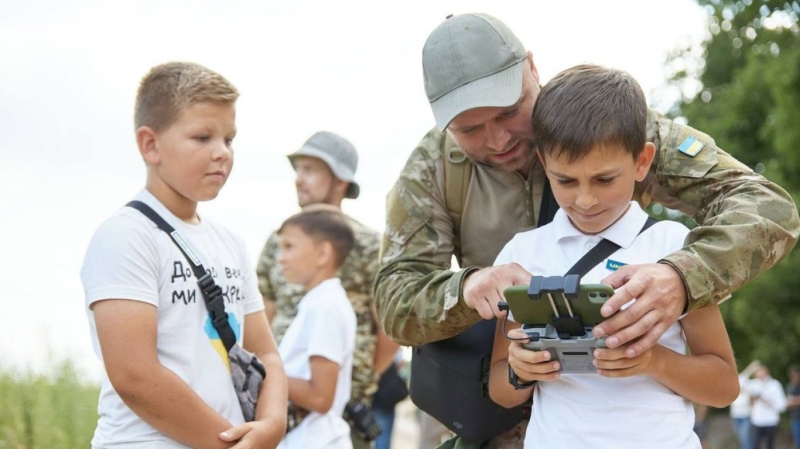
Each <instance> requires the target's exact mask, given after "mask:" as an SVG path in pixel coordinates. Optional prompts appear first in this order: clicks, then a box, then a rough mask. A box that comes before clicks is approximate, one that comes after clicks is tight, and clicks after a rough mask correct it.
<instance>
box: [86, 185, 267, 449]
mask: <svg viewBox="0 0 800 449" xmlns="http://www.w3.org/2000/svg"><path fill="white" fill-rule="evenodd" d="M136 199H137V200H139V201H142V202H144V203H145V204H147V205H149V206H150V207H151V208H153V210H155V211H156V212H157V213H158V214H159V215H161V217H162V218H164V220H166V221H167V222H168V223H169V224H170V225H172V226H173V227H174V228H175V229H176V230H177V231H178V232H179V233H180V234H181V236H182V237H183V238H184V239H185V240H186V241H187V242H188V243H189V245H190V247H192V248H193V249H194V251H195V253H196V254H197V255H198V256H199V258H200V260H201V262H202V264H203V266H204V267H205V269H206V270H209V271H211V273H212V275H213V276H214V281H215V282H216V283H217V285H219V286H220V288H222V292H223V296H224V300H225V310H226V311H227V312H228V320H229V323H230V325H231V328H232V329H233V331H234V333H235V334H236V338H237V340H238V341H239V343H240V344H241V342H242V335H243V334H244V317H245V315H247V314H250V313H256V312H259V313H261V311H262V310H263V308H264V304H263V302H262V300H261V296H260V294H259V291H258V284H257V281H256V277H255V272H254V271H253V270H252V269H251V266H250V262H249V260H248V258H247V252H246V251H245V246H244V242H243V241H242V240H241V239H240V238H238V236H236V235H234V234H233V233H231V232H230V231H229V230H228V229H226V228H224V227H222V226H220V225H218V224H215V223H213V222H211V221H209V220H207V219H206V218H204V217H203V218H202V220H201V222H200V223H199V224H197V225H190V224H187V223H185V222H183V221H181V220H180V219H178V218H177V217H175V216H174V215H173V214H171V213H170V212H169V211H168V210H167V209H166V208H165V207H164V206H163V205H162V204H161V203H160V202H159V201H158V200H157V199H156V198H155V197H154V196H153V195H152V194H150V193H149V192H147V191H146V190H143V191H141V192H139V194H137V195H136ZM81 280H82V281H83V286H84V290H85V293H86V305H87V315H88V318H89V327H90V331H91V337H92V344H93V346H94V350H95V353H96V354H97V356H98V357H100V359H101V361H102V353H101V352H100V345H99V342H98V340H97V328H96V325H95V321H94V313H93V312H92V311H91V309H90V307H91V306H92V304H94V303H95V302H97V301H100V300H104V299H129V300H135V301H141V302H145V303H148V304H152V305H153V306H155V307H157V308H158V325H157V326H158V339H157V350H158V359H159V361H160V362H161V364H162V365H164V367H166V368H168V369H169V370H171V371H173V372H174V373H175V374H176V375H178V377H180V378H181V379H183V381H184V382H186V383H187V384H188V385H189V386H190V387H191V388H192V390H194V392H195V393H197V395H198V396H200V397H201V398H202V399H203V400H204V401H205V402H206V403H207V404H208V405H209V406H211V408H213V409H214V410H216V411H217V412H219V413H220V414H221V415H222V416H224V417H225V418H226V419H227V420H229V421H230V422H231V424H233V425H238V424H241V423H242V422H244V419H243V417H242V411H241V408H240V406H239V401H238V400H237V398H236V394H235V392H234V389H233V383H232V381H231V376H230V371H229V368H228V365H227V364H228V358H227V352H226V351H225V346H224V345H223V344H222V341H221V340H220V339H219V334H218V333H217V331H216V329H214V327H213V325H212V324H211V321H210V319H209V314H208V311H207V309H206V305H205V302H204V300H203V296H202V294H201V293H200V290H199V288H198V287H197V278H195V276H194V274H193V273H192V271H191V267H190V265H189V264H188V262H187V260H186V258H185V257H184V256H183V254H182V253H181V252H180V250H179V249H178V247H177V246H176V245H175V243H174V242H173V241H172V240H171V239H170V238H169V236H168V235H167V234H166V233H165V232H164V231H162V230H160V229H158V228H157V227H156V225H155V224H154V223H153V222H152V221H150V219H149V218H147V217H146V216H144V215H143V214H142V213H141V212H139V211H138V210H135V209H133V208H130V207H123V208H121V209H120V210H119V211H117V212H116V213H115V214H114V215H112V216H111V217H110V218H109V219H107V220H106V221H105V222H104V223H103V224H101V225H100V227H99V228H98V229H97V231H96V232H95V234H94V236H93V237H92V240H91V242H90V243H89V248H88V249H87V251H86V256H85V258H84V262H83V268H82V269H81ZM97 408H98V413H99V414H100V419H99V420H98V423H97V429H96V430H95V434H94V438H93V439H92V447H95V448H99V447H102V448H114V447H125V448H178V447H180V448H182V447H185V446H183V445H181V444H179V443H177V442H175V441H174V440H172V439H170V438H168V437H166V436H164V435H162V434H161V433H159V432H158V431H157V430H155V429H154V428H152V427H151V426H150V425H148V424H147V423H145V422H144V421H142V420H141V419H140V418H139V417H138V416H137V415H136V414H135V413H134V412H133V411H131V410H130V409H129V408H128V407H127V406H126V405H125V404H124V403H123V402H122V400H121V399H120V397H119V395H117V392H116V391H114V388H113V387H112V386H111V383H110V382H109V380H108V376H107V375H106V376H105V377H104V379H103V382H102V385H101V389H100V400H99V404H98V407H97Z"/></svg>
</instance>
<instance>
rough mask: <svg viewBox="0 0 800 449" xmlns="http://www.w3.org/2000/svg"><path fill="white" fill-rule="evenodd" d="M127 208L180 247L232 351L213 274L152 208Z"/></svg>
mask: <svg viewBox="0 0 800 449" xmlns="http://www.w3.org/2000/svg"><path fill="white" fill-rule="evenodd" d="M126 206H128V207H132V208H134V209H136V210H138V211H139V212H141V213H143V214H144V215H145V216H146V217H147V218H149V219H150V220H151V221H152V222H153V223H155V224H156V226H158V229H161V230H162V231H164V232H166V233H167V235H169V238H171V239H172V241H173V242H175V245H177V246H178V249H179V250H181V252H182V253H183V255H184V256H186V260H188V261H189V265H190V266H191V267H192V272H193V273H194V276H195V277H196V278H197V285H198V286H199V287H200V292H201V293H202V294H203V300H204V301H205V303H206V309H208V313H210V314H211V323H213V325H214V328H215V329H216V330H217V332H218V333H219V338H220V339H221V340H222V343H223V344H224V345H225V349H226V350H227V351H230V350H231V348H232V347H233V345H234V344H236V335H235V334H234V333H233V329H231V326H230V324H229V323H228V313H227V312H225V302H224V300H223V298H222V289H221V288H219V286H218V285H217V284H216V283H215V282H214V279H213V278H212V277H211V274H210V273H208V272H206V269H205V268H203V264H202V263H200V258H198V257H197V254H195V252H194V251H193V250H192V248H191V247H190V246H189V245H188V244H187V243H186V241H185V240H184V239H183V237H181V235H180V234H178V231H176V230H175V228H173V227H172V226H170V224H169V223H167V222H166V220H164V219H163V218H161V215H158V213H157V212H156V211H154V210H153V209H152V208H151V207H150V206H148V205H147V204H145V203H143V202H141V201H131V202H130V203H128V204H126Z"/></svg>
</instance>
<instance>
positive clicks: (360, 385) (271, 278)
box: [256, 131, 398, 449]
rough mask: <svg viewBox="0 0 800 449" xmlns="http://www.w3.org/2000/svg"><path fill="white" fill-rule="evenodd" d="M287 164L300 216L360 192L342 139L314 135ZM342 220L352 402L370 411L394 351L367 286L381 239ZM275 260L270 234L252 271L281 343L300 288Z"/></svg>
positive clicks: (351, 151) (351, 152)
mask: <svg viewBox="0 0 800 449" xmlns="http://www.w3.org/2000/svg"><path fill="white" fill-rule="evenodd" d="M289 160H290V162H291V163H292V166H293V167H294V168H295V171H296V172H297V178H296V181H295V185H296V188H297V199H298V205H299V206H300V207H302V208H304V210H307V209H309V208H314V207H329V208H333V209H335V210H337V211H340V212H341V203H342V199H344V198H357V197H358V194H359V186H358V184H357V183H356V182H354V175H355V171H356V167H357V164H358V154H357V153H356V150H355V148H354V147H353V145H352V144H351V143H350V142H349V141H347V140H346V139H344V138H342V137H340V136H338V135H336V134H333V133H330V132H326V131H321V132H318V133H316V134H314V135H313V136H312V137H311V138H309V139H308V141H306V142H305V144H303V146H302V147H301V148H300V150H298V151H296V152H295V153H293V154H290V155H289ZM347 218H348V221H349V222H350V224H351V225H352V227H353V232H354V234H355V237H356V239H355V243H354V245H353V249H352V250H351V251H350V253H349V255H348V257H347V259H346V260H345V262H344V264H343V265H342V266H341V268H340V269H339V272H338V274H337V275H338V277H339V279H341V281H342V287H343V288H344V289H345V290H346V291H347V296H348V298H350V301H351V303H352V304H353V309H354V310H355V313H356V318H357V329H356V351H355V354H354V357H353V383H352V394H351V402H352V403H355V402H361V403H363V404H366V405H367V406H369V405H371V400H372V395H373V394H374V393H375V391H376V390H377V379H378V376H377V373H378V372H380V371H382V370H384V369H385V368H386V367H388V364H389V363H391V358H392V356H393V355H394V352H395V351H396V349H397V347H398V346H397V344H395V343H394V342H392V341H391V340H389V339H388V338H387V337H386V335H385V334H384V333H383V331H381V330H380V326H379V325H378V322H377V317H376V312H375V309H374V307H375V305H374V300H373V295H372V285H373V282H374V280H375V276H376V274H377V270H378V250H379V246H380V237H379V235H378V233H377V232H375V231H373V230H372V229H369V228H368V227H366V226H364V225H363V224H361V223H359V222H358V221H356V220H355V219H353V218H351V217H347ZM277 255H278V236H277V233H273V234H272V235H270V236H269V238H268V239H267V243H266V244H265V245H264V249H263V250H262V252H261V257H260V258H259V262H258V266H257V268H256V271H257V273H258V283H259V289H260V290H261V294H262V295H263V297H264V302H265V305H266V308H267V314H268V316H269V318H270V319H271V321H272V330H273V333H274V335H275V339H276V341H277V342H278V343H280V341H281V339H282V338H283V335H284V334H285V332H286V329H287V328H288V327H289V324H290V323H291V322H292V320H293V319H294V317H295V316H296V315H297V306H298V304H299V302H300V300H301V299H302V298H303V295H304V294H305V291H304V290H303V288H302V287H301V286H299V285H292V284H287V283H286V279H285V278H284V277H283V273H282V272H281V268H280V266H279V264H278V263H277V261H276V259H277ZM379 342H380V344H379ZM387 353H388V354H387ZM376 363H377V365H376ZM376 368H377V371H376ZM351 436H352V437H353V446H354V448H356V449H358V448H363V447H369V446H370V443H369V441H366V440H365V439H364V438H360V437H359V436H358V432H357V431H355V430H353V431H352V432H351Z"/></svg>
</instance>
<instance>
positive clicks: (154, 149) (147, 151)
mask: <svg viewBox="0 0 800 449" xmlns="http://www.w3.org/2000/svg"><path fill="white" fill-rule="evenodd" d="M157 137H158V136H157V134H156V132H155V130H153V128H151V127H149V126H140V127H139V129H137V130H136V145H137V146H138V147H139V154H141V155H142V159H144V161H145V162H146V163H147V165H156V164H158V161H159V154H158V145H156V138H157Z"/></svg>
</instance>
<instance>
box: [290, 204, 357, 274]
mask: <svg viewBox="0 0 800 449" xmlns="http://www.w3.org/2000/svg"><path fill="white" fill-rule="evenodd" d="M290 226H295V227H297V228H299V229H300V230H301V231H303V233H304V234H306V235H308V236H309V237H311V238H312V239H314V240H316V241H328V242H331V244H332V245H333V250H334V252H335V253H336V268H337V269H338V268H339V267H341V266H342V264H343V263H344V261H345V260H346V259H347V255H348V254H350V250H351V249H352V248H353V244H354V243H355V239H356V238H355V234H354V233H353V228H352V227H351V226H350V224H349V223H348V222H347V220H346V219H345V217H344V215H343V214H342V213H341V212H334V211H330V210H311V211H305V212H300V213H299V214H295V215H292V216H291V217H289V218H288V219H286V221H284V222H283V224H282V225H281V227H280V229H278V234H279V235H280V234H281V233H282V232H283V231H284V230H285V229H286V228H288V227H290Z"/></svg>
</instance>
